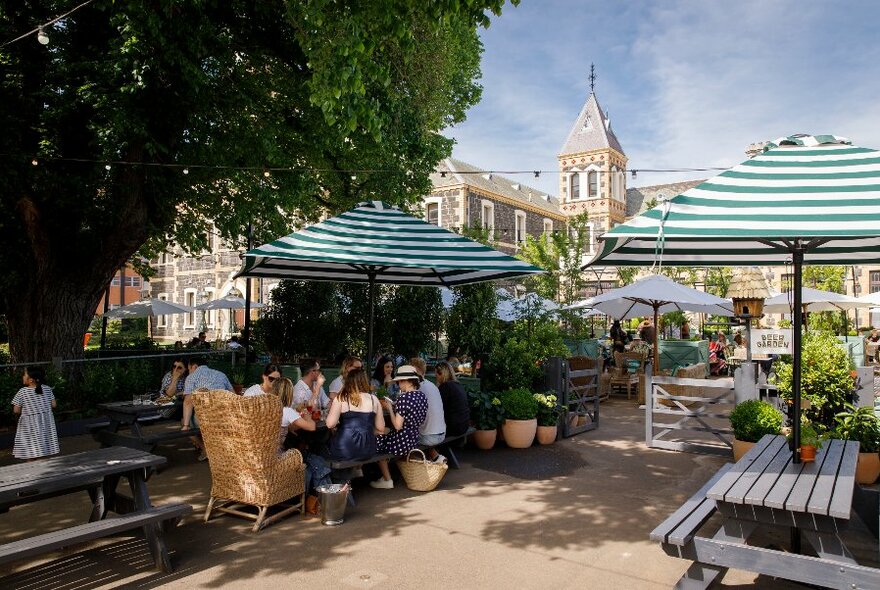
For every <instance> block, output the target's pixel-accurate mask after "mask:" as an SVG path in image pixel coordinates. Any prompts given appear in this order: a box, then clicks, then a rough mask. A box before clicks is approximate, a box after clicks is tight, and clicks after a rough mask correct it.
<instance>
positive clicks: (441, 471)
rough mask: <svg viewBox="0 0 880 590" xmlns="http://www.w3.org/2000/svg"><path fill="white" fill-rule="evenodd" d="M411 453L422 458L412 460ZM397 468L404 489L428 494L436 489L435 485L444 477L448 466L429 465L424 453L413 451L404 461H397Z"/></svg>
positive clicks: (441, 464) (442, 464)
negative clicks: (404, 486) (404, 483)
mask: <svg viewBox="0 0 880 590" xmlns="http://www.w3.org/2000/svg"><path fill="white" fill-rule="evenodd" d="M413 453H418V454H419V455H421V456H422V458H421V459H419V458H418V457H416V458H415V459H413V457H412V455H413ZM397 468H398V469H400V474H401V475H403V481H405V482H406V487H408V488H409V489H411V490H412V491H414V492H430V491H431V490H433V489H434V488H436V487H437V484H439V483H440V480H442V479H443V476H444V475H446V471H447V470H448V469H449V465H447V464H446V463H431V462H430V461H428V459H427V458H426V457H425V453H424V452H422V451H421V450H420V449H413V450H411V451H410V452H409V454H408V455H407V456H406V460H405V461H404V460H398V461H397Z"/></svg>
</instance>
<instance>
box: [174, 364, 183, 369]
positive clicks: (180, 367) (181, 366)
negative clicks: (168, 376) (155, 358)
mask: <svg viewBox="0 0 880 590" xmlns="http://www.w3.org/2000/svg"><path fill="white" fill-rule="evenodd" d="M174 368H175V369H182V368H184V367H183V365H174Z"/></svg>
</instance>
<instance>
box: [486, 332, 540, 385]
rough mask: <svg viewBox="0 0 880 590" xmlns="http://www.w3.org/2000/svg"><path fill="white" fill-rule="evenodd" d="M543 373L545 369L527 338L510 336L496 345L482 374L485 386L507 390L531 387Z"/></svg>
mask: <svg viewBox="0 0 880 590" xmlns="http://www.w3.org/2000/svg"><path fill="white" fill-rule="evenodd" d="M542 375H543V369H542V368H541V366H540V365H539V364H538V359H537V357H536V356H535V354H534V352H533V351H532V349H531V347H530V345H529V343H528V342H526V341H525V340H520V339H518V338H508V339H507V341H506V342H504V343H503V344H500V345H498V346H496V347H495V350H493V351H492V355H491V356H490V357H489V362H488V363H487V365H486V368H485V370H484V372H483V374H482V376H481V377H482V379H483V381H484V388H485V389H489V390H507V389H517V388H526V389H528V388H531V387H532V386H533V385H534V383H535V381H536V380H538V379H540V378H541V376H542Z"/></svg>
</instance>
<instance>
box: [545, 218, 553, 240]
mask: <svg viewBox="0 0 880 590" xmlns="http://www.w3.org/2000/svg"><path fill="white" fill-rule="evenodd" d="M552 233H553V220H552V219H547V218H546V217H545V218H544V235H545V236H549V235H551V234H552Z"/></svg>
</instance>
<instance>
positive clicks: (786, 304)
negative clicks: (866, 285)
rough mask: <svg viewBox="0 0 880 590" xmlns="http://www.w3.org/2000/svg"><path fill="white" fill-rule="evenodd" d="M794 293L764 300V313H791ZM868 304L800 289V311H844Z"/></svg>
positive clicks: (818, 290) (832, 294)
mask: <svg viewBox="0 0 880 590" xmlns="http://www.w3.org/2000/svg"><path fill="white" fill-rule="evenodd" d="M793 305H794V293H792V292H791V291H789V292H788V293H780V294H779V295H774V296H773V297H770V298H769V299H765V300H764V313H793V311H792V307H793ZM869 305H870V304H869V303H867V302H865V301H861V300H859V299H857V298H856V297H850V296H849V295H842V294H840V293H832V292H831V291H822V290H820V289H810V288H809V287H804V288H802V289H801V309H803V311H804V312H808V311H846V310H848V309H857V308H859V307H868V306H869Z"/></svg>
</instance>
